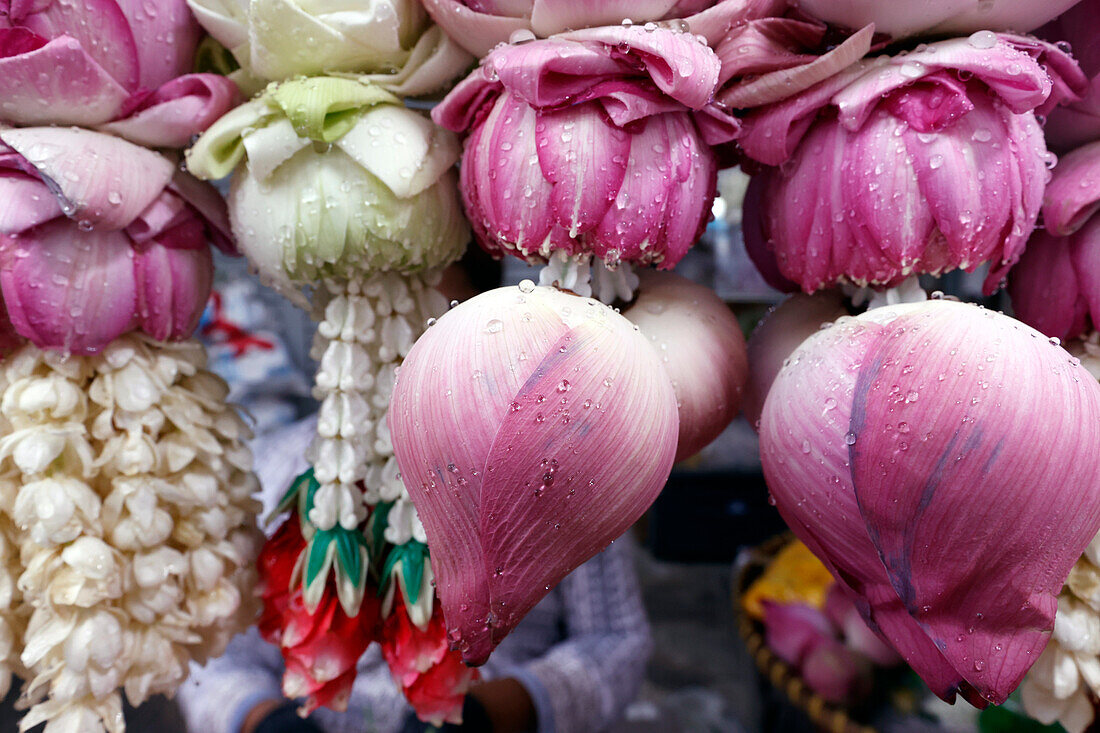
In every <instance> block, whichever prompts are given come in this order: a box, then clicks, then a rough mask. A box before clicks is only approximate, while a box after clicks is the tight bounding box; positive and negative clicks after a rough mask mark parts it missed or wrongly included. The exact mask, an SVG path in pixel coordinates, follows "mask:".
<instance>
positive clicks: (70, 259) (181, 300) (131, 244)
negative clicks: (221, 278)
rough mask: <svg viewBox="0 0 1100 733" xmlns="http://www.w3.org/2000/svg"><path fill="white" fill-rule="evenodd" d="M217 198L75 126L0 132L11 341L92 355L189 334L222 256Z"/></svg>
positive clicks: (164, 162) (3, 280)
mask: <svg viewBox="0 0 1100 733" xmlns="http://www.w3.org/2000/svg"><path fill="white" fill-rule="evenodd" d="M228 231H229V225H228V221H227V217H226V211H225V204H224V202H223V201H222V199H221V197H220V196H219V195H218V193H217V192H216V191H215V190H214V189H212V188H210V187H209V186H207V185H206V184H202V183H199V182H198V181H196V180H194V179H193V178H191V177H190V176H188V175H187V174H185V173H181V172H180V171H179V170H177V168H176V166H175V165H174V164H173V163H172V161H170V160H168V159H167V158H164V157H163V156H161V155H158V154H157V153H154V152H152V151H149V150H146V149H144V148H140V147H138V146H136V145H133V144H131V143H128V142H125V141H123V140H120V139H119V138H117V137H114V136H111V135H104V134H101V133H98V132H90V131H87V130H79V129H76V128H72V129H69V128H52V127H40V128H24V129H7V130H0V288H2V291H3V299H4V303H5V306H6V307H7V310H8V315H9V316H10V318H11V322H12V324H13V325H14V327H15V330H16V331H17V332H18V333H19V335H21V336H23V337H24V338H26V339H29V340H30V341H32V342H33V343H34V344H35V345H36V346H38V347H40V348H42V349H52V350H58V351H64V352H72V353H77V354H91V353H96V352H98V351H100V350H101V349H103V348H104V347H105V346H106V345H107V344H108V343H110V342H111V341H112V340H114V339H115V338H116V337H118V336H120V335H121V334H123V333H126V332H127V331H130V330H134V329H139V330H142V331H144V332H145V333H147V334H149V335H150V336H153V337H154V338H156V339H159V340H174V339H181V338H186V337H187V336H190V335H191V332H192V331H194V329H195V326H196V325H197V324H198V320H199V316H201V315H202V310H203V308H204V307H205V305H206V300H207V297H208V296H209V294H210V285H211V281H212V278H213V262H212V259H211V255H210V250H209V248H208V242H211V241H213V242H214V243H215V244H217V245H218V246H220V247H221V248H222V249H226V250H229V249H231V246H230V242H229V238H228V236H229V235H228V234H227V232H228Z"/></svg>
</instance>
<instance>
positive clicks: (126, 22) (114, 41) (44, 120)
mask: <svg viewBox="0 0 1100 733" xmlns="http://www.w3.org/2000/svg"><path fill="white" fill-rule="evenodd" d="M3 6H4V8H5V10H4V11H3V13H2V15H0V100H3V101H2V102H0V121H4V122H8V123H12V124H16V125H43V124H59V125H81V126H84V127H99V128H101V129H104V130H107V131H109V132H113V133H115V134H117V135H121V136H123V137H125V138H127V139H129V140H132V141H134V142H137V143H139V144H141V145H148V146H150V147H183V146H184V145H186V144H187V142H188V140H189V139H190V138H191V136H192V135H195V134H197V133H199V132H202V131H203V130H205V129H206V128H207V127H208V126H209V125H210V124H211V123H212V122H214V120H216V119H218V118H219V117H220V116H222V115H223V114H225V113H226V112H228V111H229V110H230V109H231V108H232V107H233V105H234V103H235V102H236V95H237V88H236V86H235V85H234V84H233V82H231V81H229V80H228V79H224V78H222V77H220V76H217V75H215V74H190V73H188V72H190V71H191V68H192V65H193V63H194V56H195V47H196V46H197V44H198V41H199V37H200V30H199V27H198V25H197V24H196V23H195V20H194V18H192V17H191V11H190V10H188V8H187V3H186V1H185V0H158V2H157V3H155V4H150V3H138V2H124V1H123V0H71V1H66V0H38V1H37V2H13V1H11V0H9V1H8V2H5V3H4V4H3ZM149 7H151V8H152V11H150V10H148V9H147V8H149Z"/></svg>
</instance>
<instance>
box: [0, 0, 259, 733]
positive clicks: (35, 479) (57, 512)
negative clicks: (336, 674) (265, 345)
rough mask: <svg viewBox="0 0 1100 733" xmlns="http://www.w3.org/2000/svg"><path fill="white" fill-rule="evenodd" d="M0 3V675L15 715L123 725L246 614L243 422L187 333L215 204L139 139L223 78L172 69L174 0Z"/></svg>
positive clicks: (157, 134) (150, 141) (196, 128)
mask: <svg viewBox="0 0 1100 733" xmlns="http://www.w3.org/2000/svg"><path fill="white" fill-rule="evenodd" d="M8 5H10V7H8V6H7V5H6V6H5V7H4V9H3V10H0V47H2V48H3V51H4V53H3V54H2V55H3V59H2V60H0V66H2V68H3V73H0V79H2V81H0V85H2V86H3V90H2V92H0V98H2V100H3V101H2V102H0V123H2V126H0V191H2V193H3V195H2V196H0V199H2V203H0V295H2V300H3V324H2V326H0V333H2V334H3V335H2V337H0V355H2V357H3V358H2V360H0V484H2V487H3V489H2V491H0V496H2V499H0V534H2V542H0V547H2V549H0V556H2V558H3V559H2V562H0V567H2V570H0V576H2V580H0V586H2V588H3V591H2V593H0V596H2V599H0V640H2V643H0V657H2V661H0V668H2V672H0V681H2V682H3V690H4V691H5V692H6V691H7V688H8V685H9V684H10V681H11V676H12V674H15V675H18V676H19V677H21V678H22V679H23V680H24V685H23V689H22V694H21V696H20V698H19V702H18V706H19V707H21V708H23V709H26V710H27V712H26V714H25V715H24V717H23V719H22V721H21V722H20V730H27V729H29V728H32V727H34V726H36V725H38V724H40V723H43V722H44V723H45V724H46V730H47V731H62V730H65V731H71V730H80V731H95V730H104V729H106V730H110V731H122V730H123V729H124V722H123V717H122V708H123V705H122V692H123V691H125V694H126V697H127V699H128V700H129V702H130V703H131V704H133V705H137V704H140V703H141V702H142V701H144V700H145V699H146V698H148V697H149V696H150V695H153V694H161V693H167V694H171V693H173V692H174V691H175V689H176V688H177V687H178V686H179V685H180V683H182V682H183V681H184V680H185V679H186V677H187V675H188V672H189V665H190V663H191V662H192V661H196V662H200V663H201V662H204V661H205V660H207V659H209V658H211V657H214V656H217V655H219V654H221V653H222V651H223V650H224V649H225V646H226V644H227V642H228V640H229V638H230V637H231V636H232V635H233V634H235V633H237V632H239V631H242V630H243V629H244V628H246V627H247V626H248V625H249V624H250V623H252V621H253V619H254V617H255V611H256V606H255V604H254V603H253V601H252V594H251V588H252V585H253V584H254V582H255V574H254V571H253V569H252V563H253V561H254V558H255V556H256V553H257V551H258V549H259V544H260V542H259V540H260V538H261V536H262V535H260V534H259V531H258V530H257V529H256V526H255V515H256V512H257V511H258V508H259V507H258V504H257V503H256V502H255V501H254V500H253V499H252V498H251V496H252V494H253V493H254V492H255V491H256V489H257V484H256V479H255V477H254V476H253V475H252V473H251V456H250V454H249V451H248V450H247V448H246V447H245V446H244V441H245V440H247V439H248V438H249V437H250V433H249V430H248V428H247V427H246V426H245V425H244V423H243V422H242V421H241V419H240V418H239V417H238V416H237V414H236V413H235V412H234V410H233V409H232V408H231V407H229V406H227V405H226V402H225V399H226V394H227V392H228V389H227V387H226V385H225V384H224V383H223V382H222V381H221V380H220V379H218V378H217V377H215V376H214V375H213V374H211V373H210V372H208V371H206V369H205V366H206V354H205V352H204V351H203V349H202V347H201V346H200V345H199V344H198V343H197V342H196V341H193V340H189V337H190V336H191V333H192V331H193V330H194V328H195V326H196V324H197V323H198V319H199V317H200V315H201V313H202V309H203V307H204V306H205V303H206V300H207V298H208V296H209V293H210V284H211V280H212V277H213V271H212V267H213V263H212V258H211V253H210V245H211V244H213V245H215V246H218V247H219V248H221V249H223V250H225V251H227V252H232V251H233V246H232V244H231V239H230V237H229V224H228V219H227V217H226V211H225V205H224V202H223V201H222V199H221V197H220V196H219V195H218V194H217V192H216V191H215V190H213V189H212V188H209V187H208V186H206V185H205V184H201V183H199V182H198V181H196V180H195V179H193V178H191V177H190V176H189V175H188V174H186V173H183V172H181V171H180V170H179V168H178V165H177V159H176V157H175V154H174V153H171V152H155V151H153V150H149V149H146V148H144V147H141V146H142V145H144V146H149V147H157V148H173V147H180V146H182V145H184V144H186V143H187V142H188V141H189V140H190V139H191V137H192V136H193V135H195V134H197V133H199V132H201V131H202V129H203V128H205V127H206V125H208V124H209V123H210V122H212V121H213V120H214V119H216V118H217V117H219V116H220V115H221V114H223V113H224V112H226V111H227V110H228V109H229V108H230V107H231V106H232V105H233V104H234V102H235V100H236V95H237V90H236V88H235V86H234V85H233V83H232V82H230V81H228V80H226V79H224V78H222V77H219V76H215V75H210V74H191V73H188V72H190V70H191V68H192V65H193V61H194V56H195V53H196V46H197V44H198V43H199V38H200V35H201V31H200V29H199V26H198V25H197V24H196V23H195V21H194V19H193V18H192V17H191V15H190V11H189V10H188V8H187V5H186V4H185V3H184V2H183V0H179V1H178V2H164V3H159V4H158V5H157V6H156V7H155V8H153V9H152V10H149V9H148V7H147V6H145V7H143V6H139V5H138V4H133V3H121V2H115V0H96V1H95V2H83V1H80V0H78V1H76V2H55V1H52V0H45V1H44V2H35V3H10V4H8ZM50 125H64V127H53V126H50ZM73 125H76V126H78V127H71V126H73ZM89 128H94V129H89Z"/></svg>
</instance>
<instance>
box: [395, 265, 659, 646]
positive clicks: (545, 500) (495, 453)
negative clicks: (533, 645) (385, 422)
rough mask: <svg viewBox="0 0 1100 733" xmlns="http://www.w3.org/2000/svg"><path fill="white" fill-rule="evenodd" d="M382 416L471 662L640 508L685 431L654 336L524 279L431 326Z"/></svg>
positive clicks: (448, 613) (450, 618) (454, 633)
mask: <svg viewBox="0 0 1100 733" xmlns="http://www.w3.org/2000/svg"><path fill="white" fill-rule="evenodd" d="M389 426H390V433H391V436H392V439H393V447H394V453H395V454H396V456H397V463H398V466H399V467H400V469H401V475H402V478H403V480H404V482H405V485H406V486H407V488H408V490H409V494H410V495H411V496H412V500H413V502H414V504H415V505H416V509H417V512H418V513H419V515H420V519H421V521H422V522H423V523H424V530H425V532H426V534H427V537H428V545H429V546H430V547H431V548H432V555H431V562H432V571H433V573H434V575H435V578H436V589H437V591H438V593H439V598H440V602H441V603H442V605H443V613H444V616H445V617H446V619H447V624H448V627H449V637H450V639H451V641H452V642H453V643H454V644H455V645H457V646H458V649H459V650H460V651H461V652H462V656H463V659H464V660H466V662H468V663H470V664H475V665H476V664H481V663H483V662H484V661H485V660H486V659H487V658H488V656H489V653H490V652H491V651H492V650H493V648H494V647H495V646H496V645H497V644H498V643H499V642H500V640H501V639H503V638H504V636H505V635H506V634H507V633H508V632H509V631H511V630H512V628H513V627H514V626H515V625H516V624H517V623H518V622H519V620H520V619H521V618H523V616H524V614H526V613H527V612H528V611H529V610H530V609H531V608H532V607H533V606H534V605H535V604H536V603H537V602H538V601H539V600H540V599H541V598H542V597H543V596H545V595H546V593H547V591H549V590H550V589H551V588H552V587H553V586H554V585H556V584H557V583H558V582H559V581H560V580H561V579H562V578H563V577H565V576H566V575H567V574H568V573H569V572H571V571H572V570H573V569H574V568H576V567H577V566H578V565H580V564H581V563H583V562H585V561H586V560H587V559H588V558H590V557H592V556H593V555H595V554H596V553H598V552H599V551H601V550H602V549H603V548H604V547H606V546H607V545H608V543H610V542H611V541H612V540H614V539H615V538H616V537H618V536H620V535H621V534H622V533H623V532H624V531H625V530H626V529H627V528H628V527H629V526H630V525H631V524H633V523H634V522H635V521H636V520H637V519H638V517H640V516H641V515H642V513H643V512H644V511H645V510H646V508H647V507H648V506H649V505H650V504H651V503H652V502H653V500H654V499H655V498H656V497H657V494H658V493H659V492H660V490H661V488H662V487H663V486H664V483H665V480H666V479H667V478H668V474H669V471H670V470H671V468H672V461H673V456H674V455H675V453H676V438H677V433H678V430H679V425H678V418H677V414H676V395H675V392H674V391H673V388H672V384H671V383H670V382H669V380H668V377H667V376H666V375H665V372H664V369H663V368H662V367H661V362H660V360H659V359H658V358H657V355H656V353H655V352H654V350H653V348H652V347H651V346H650V345H649V342H648V340H647V339H646V338H645V337H644V336H642V335H641V333H639V332H638V331H637V330H635V327H634V326H633V325H632V324H631V323H630V322H629V321H627V320H626V319H625V318H623V317H622V316H620V315H618V314H617V313H615V312H614V311H613V310H611V309H610V308H608V307H606V306H604V305H602V304H600V303H599V302H598V301H596V300H592V299H587V298H579V297H577V296H574V295H569V294H567V293H563V292H561V291H558V290H554V289H551V288H541V287H540V288H536V287H535V286H534V285H533V284H532V283H531V282H530V281H525V282H524V283H523V284H521V285H520V287H518V288H515V287H512V288H500V289H498V290H493V291H490V292H488V293H483V294H482V295H479V296H477V297H476V298H473V299H471V300H468V301H466V302H465V303H463V304H462V305H460V306H458V307H456V308H454V309H452V310H451V311H450V312H448V313H446V314H445V315H444V316H443V317H442V318H440V319H439V322H438V323H437V324H435V325H433V326H432V327H431V328H429V329H428V330H427V332H426V333H425V334H424V336H422V337H421V338H420V340H419V341H417V342H416V345H415V346H413V348H412V351H410V352H409V355H408V357H406V359H405V362H404V364H402V366H401V371H400V374H399V375H398V379H397V385H396V387H395V388H394V392H393V402H392V404H391V408H390V413H389Z"/></svg>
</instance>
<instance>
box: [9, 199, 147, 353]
mask: <svg viewBox="0 0 1100 733" xmlns="http://www.w3.org/2000/svg"><path fill="white" fill-rule="evenodd" d="M0 262H2V263H3V267H0V287H2V289H3V294H4V302H5V304H6V305H7V309H8V314H9V315H10V317H11V322H12V324H13V325H14V326H15V329H16V331H17V332H18V333H19V335H21V336H23V337H24V338H26V339H28V340H30V341H31V342H32V343H34V345H35V346H38V347H39V348H41V349H50V350H54V351H61V352H63V353H74V354H94V353H96V352H98V351H100V350H102V349H103V348H104V347H106V346H107V344H109V343H110V342H111V341H113V340H114V339H115V338H117V337H118V336H120V335H121V334H123V333H125V332H126V331H127V330H128V329H129V328H130V326H131V323H132V321H133V318H134V306H135V304H136V302H137V286H136V283H135V280H134V253H133V250H132V249H131V247H130V242H129V240H128V239H127V238H126V236H125V235H124V234H123V233H122V232H117V231H106V230H102V229H99V230H92V231H89V232H82V231H79V230H78V229H77V227H76V225H75V224H73V223H72V222H70V221H68V220H64V219H62V220H58V221H54V222H50V223H47V224H44V225H43V226H41V227H38V228H37V229H35V230H34V232H33V234H28V235H25V236H22V237H10V238H7V239H6V241H5V242H4V243H3V244H2V249H0Z"/></svg>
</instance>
